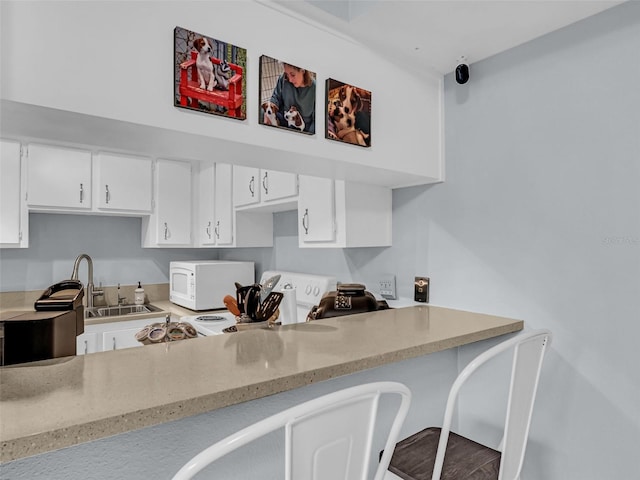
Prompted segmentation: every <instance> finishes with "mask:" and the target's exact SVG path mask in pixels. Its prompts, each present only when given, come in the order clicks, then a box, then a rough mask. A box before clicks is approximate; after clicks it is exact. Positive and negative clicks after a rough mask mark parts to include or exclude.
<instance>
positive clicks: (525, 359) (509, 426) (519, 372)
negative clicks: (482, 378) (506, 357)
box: [432, 330, 551, 480]
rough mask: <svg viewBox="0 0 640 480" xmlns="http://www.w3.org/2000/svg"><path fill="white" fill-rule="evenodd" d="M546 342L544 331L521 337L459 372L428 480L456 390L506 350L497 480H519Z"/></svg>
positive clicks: (437, 470) (441, 451) (436, 474)
mask: <svg viewBox="0 0 640 480" xmlns="http://www.w3.org/2000/svg"><path fill="white" fill-rule="evenodd" d="M550 342H551V332H550V331H548V330H536V331H532V332H527V333H522V334H520V335H517V336H515V337H513V338H510V339H509V340H506V341H504V342H502V343H499V344H498V345H496V346H495V347H492V348H490V349H489V350H487V351H486V352H483V353H482V354H480V355H478V356H477V357H476V358H475V359H473V360H472V361H471V362H470V363H469V364H468V365H467V366H466V367H465V368H464V369H463V370H462V372H460V374H459V375H458V377H457V378H456V380H455V382H454V383H453V386H452V387H451V391H450V393H449V398H448V400H447V407H446V409H445V415H444V420H443V426H442V432H441V434H440V442H439V444H438V453H437V455H436V460H435V465H434V470H433V476H432V480H439V479H440V474H441V472H442V465H443V463H444V455H445V451H446V445H447V441H448V437H449V432H450V430H451V423H452V420H453V413H454V410H455V405H456V403H457V397H458V393H459V391H460V388H461V387H462V385H463V384H464V383H465V382H466V381H467V379H468V378H469V377H470V376H471V374H473V372H475V371H476V370H477V369H478V368H479V367H480V366H481V365H483V364H484V363H486V362H487V361H489V360H491V359H492V358H494V357H496V356H497V355H499V354H501V353H503V352H505V351H507V350H513V364H512V368H511V383H510V386H509V399H508V402H507V414H506V419H505V426H504V434H503V439H502V449H501V450H502V456H501V460H500V475H499V477H498V480H515V479H517V478H519V475H520V471H521V470H522V463H523V461H524V454H525V449H526V445H527V438H528V436H529V426H530V425H531V416H532V414H533V404H534V400H535V396H536V391H537V388H538V380H539V378H540V370H541V369H542V360H543V359H544V354H545V352H546V349H547V347H548V345H549V343H550Z"/></svg>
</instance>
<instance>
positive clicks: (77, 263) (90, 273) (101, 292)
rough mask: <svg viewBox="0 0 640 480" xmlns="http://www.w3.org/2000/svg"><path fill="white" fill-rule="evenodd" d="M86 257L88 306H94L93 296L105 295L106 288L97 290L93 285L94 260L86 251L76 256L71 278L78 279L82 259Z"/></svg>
mask: <svg viewBox="0 0 640 480" xmlns="http://www.w3.org/2000/svg"><path fill="white" fill-rule="evenodd" d="M83 258H84V259H85V260H86V261H87V268H88V270H89V271H88V276H89V279H88V280H87V286H86V287H85V293H86V295H87V308H93V297H97V296H99V295H104V290H95V289H94V285H93V260H91V257H90V256H89V255H87V254H86V253H81V254H80V255H78V257H77V258H76V261H75V263H74V264H73V272H72V273H71V280H78V267H80V260H82V259H83Z"/></svg>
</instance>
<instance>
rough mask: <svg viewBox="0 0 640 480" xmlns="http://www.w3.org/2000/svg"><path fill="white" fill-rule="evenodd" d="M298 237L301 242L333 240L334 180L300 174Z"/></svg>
mask: <svg viewBox="0 0 640 480" xmlns="http://www.w3.org/2000/svg"><path fill="white" fill-rule="evenodd" d="M299 181H300V192H299V198H298V237H299V239H300V242H301V243H302V244H304V243H311V242H333V241H335V238H336V237H335V234H336V228H335V213H336V212H335V193H334V181H333V180H332V179H328V178H319V177H309V176H307V175H300V180H299Z"/></svg>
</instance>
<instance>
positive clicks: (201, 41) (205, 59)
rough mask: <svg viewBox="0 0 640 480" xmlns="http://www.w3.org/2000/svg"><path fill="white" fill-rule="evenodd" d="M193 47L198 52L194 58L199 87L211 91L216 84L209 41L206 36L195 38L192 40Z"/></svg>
mask: <svg viewBox="0 0 640 480" xmlns="http://www.w3.org/2000/svg"><path fill="white" fill-rule="evenodd" d="M193 48H195V49H196V51H197V52H198V57H197V58H196V68H197V69H198V79H199V80H200V88H202V89H205V88H206V89H207V90H208V91H212V90H213V87H215V86H216V84H217V82H216V77H215V75H214V70H213V62H212V61H211V58H210V55H211V52H212V49H211V46H210V45H209V41H208V40H207V39H206V38H204V37H203V38H196V39H195V40H194V41H193Z"/></svg>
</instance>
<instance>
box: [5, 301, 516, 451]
mask: <svg viewBox="0 0 640 480" xmlns="http://www.w3.org/2000/svg"><path fill="white" fill-rule="evenodd" d="M153 303H154V304H155V305H157V306H160V307H162V308H167V310H170V311H172V313H174V314H175V315H177V316H179V315H181V314H183V312H186V313H184V314H189V313H190V314H193V312H190V311H188V310H184V309H180V308H179V307H176V306H175V305H173V304H170V303H169V302H153ZM128 319H129V318H128ZM522 328H523V322H522V321H521V320H513V319H509V318H503V317H496V316H492V315H485V314H477V313H470V312H464V311H460V310H452V309H448V308H443V307H435V306H430V305H425V306H414V307H405V308H397V309H391V310H383V311H378V312H372V313H363V314H359V315H351V316H348V317H337V318H331V319H324V320H317V321H314V322H312V323H302V324H296V325H287V326H277V327H275V328H273V329H262V328H261V329H254V330H247V331H243V332H238V333H233V334H226V335H217V336H210V337H206V338H195V339H191V340H183V341H179V342H172V343H166V344H155V345H147V346H144V347H139V348H129V349H123V350H116V351H109V352H102V353H95V354H90V355H82V356H76V357H65V358H59V359H53V360H46V361H41V362H33V363H27V364H21V365H11V366H6V367H3V368H0V442H1V445H2V453H1V456H0V461H2V462H5V461H9V460H13V459H18V458H22V457H27V456H30V455H34V454H38V453H43V452H46V451H50V450H55V449H59V448H63V447H67V446H71V445H76V444H79V443H82V442H86V441H91V440H95V439H98V438H102V437H106V436H110V435H115V434H118V433H123V432H127V431H130V430H134V429H138V428H142V427H146V426H151V425H155V424H159V423H163V422H168V421H171V420H176V419H179V418H184V417H187V416H191V415H196V414H199V413H203V412H207V411H211V410H215V409H218V408H222V407H225V406H229V405H233V404H236V403H240V402H245V401H247V400H253V399H257V398H261V397H265V396H267V395H272V394H275V393H279V392H282V391H286V390H291V389H295V388H298V387H301V386H304V385H307V384H309V383H313V382H319V381H322V380H327V379H329V378H333V377H338V376H341V375H345V374H349V373H354V372H357V371H360V370H364V369H368V368H373V367H377V366H380V365H384V364H388V363H391V362H396V361H400V360H404V359H408V358H412V357H417V356H420V355H426V354H429V353H433V352H437V351H440V350H445V349H448V348H454V347H458V346H461V345H465V344H468V343H471V342H475V341H480V340H484V339H488V338H492V337H496V336H499V335H503V334H506V333H511V332H515V331H518V330H522Z"/></svg>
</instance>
